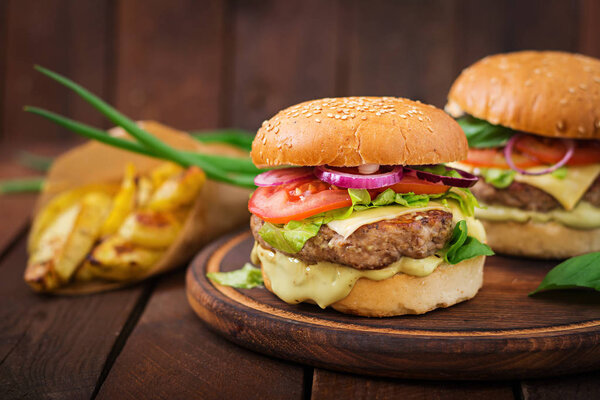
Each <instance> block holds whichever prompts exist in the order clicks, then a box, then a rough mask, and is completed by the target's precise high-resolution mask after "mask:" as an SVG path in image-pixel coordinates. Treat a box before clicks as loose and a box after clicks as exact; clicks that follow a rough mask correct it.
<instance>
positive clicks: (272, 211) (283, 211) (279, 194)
mask: <svg viewBox="0 0 600 400" xmlns="http://www.w3.org/2000/svg"><path fill="white" fill-rule="evenodd" d="M351 205H352V200H351V199H350V195H349V194H348V191H347V190H346V189H337V188H335V187H332V186H331V185H329V184H328V183H325V182H322V181H320V180H318V179H311V180H308V181H306V180H305V181H300V182H294V183H290V184H287V185H281V186H273V187H259V188H258V189H256V190H255V191H254V193H253V194H252V197H251V198H250V201H249V202H248V210H249V211H250V212H251V213H252V214H254V215H256V216H257V217H259V218H260V219H262V220H264V221H267V222H272V223H275V224H285V223H287V222H289V221H291V220H295V221H300V220H303V219H305V218H308V217H311V216H313V215H316V214H319V213H322V212H325V211H329V210H336V209H338V208H343V207H349V206H351Z"/></svg>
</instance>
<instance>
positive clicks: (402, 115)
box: [400, 114, 408, 119]
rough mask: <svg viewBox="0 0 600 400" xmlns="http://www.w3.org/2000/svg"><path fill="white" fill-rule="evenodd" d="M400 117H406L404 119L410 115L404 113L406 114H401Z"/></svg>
mask: <svg viewBox="0 0 600 400" xmlns="http://www.w3.org/2000/svg"><path fill="white" fill-rule="evenodd" d="M400 118H404V119H406V118H408V117H407V116H406V115H404V114H400Z"/></svg>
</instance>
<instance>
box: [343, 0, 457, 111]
mask: <svg viewBox="0 0 600 400" xmlns="http://www.w3.org/2000/svg"><path fill="white" fill-rule="evenodd" d="M355 3H356V4H355V5H354V13H353V19H352V21H351V22H350V25H351V26H354V30H353V32H351V34H350V35H349V37H348V38H347V39H346V40H351V41H352V47H351V50H350V57H349V61H348V63H349V65H350V73H349V80H350V82H349V92H350V94H352V95H379V96H382V95H388V96H400V97H408V98H411V99H414V100H421V101H424V102H427V103H431V104H434V105H436V106H443V105H444V104H445V100H446V93H447V91H448V89H449V88H450V84H451V83H452V81H453V79H454V78H455V76H454V71H453V63H454V46H455V42H456V41H455V39H454V35H455V32H454V30H453V26H454V25H453V23H452V19H453V17H454V13H455V2H452V1H446V0H425V1H381V0H377V1H369V2H364V1H356V2H355Z"/></svg>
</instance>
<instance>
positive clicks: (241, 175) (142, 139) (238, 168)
mask: <svg viewBox="0 0 600 400" xmlns="http://www.w3.org/2000/svg"><path fill="white" fill-rule="evenodd" d="M35 68H36V70H38V71H40V72H41V73H43V74H44V75H46V76H48V77H50V78H52V79H54V80H56V81H58V82H59V83H61V84H62V85H64V86H66V87H68V88H69V89H71V90H73V91H74V92H75V93H77V94H78V95H79V96H81V97H82V98H83V99H84V100H86V101H87V102H88V103H90V104H91V105H92V106H93V107H95V108H96V109H97V110H99V111H100V112H101V113H102V114H103V115H104V116H106V117H107V118H108V119H109V120H111V121H112V122H113V123H115V124H116V125H118V126H120V127H122V128H123V129H125V131H127V132H128V133H129V134H130V135H131V136H132V137H133V138H134V139H136V140H137V142H135V141H130V140H125V139H122V138H117V137H113V136H110V135H109V134H108V133H107V132H105V131H102V130H99V129H96V128H94V127H91V126H89V125H86V124H82V123H80V122H77V121H74V120H71V119H69V118H66V117H63V116H61V115H58V114H55V113H52V112H50V111H47V110H43V109H40V108H36V107H25V110H26V111H29V112H32V113H34V114H37V115H40V116H42V117H44V118H47V119H49V120H50V121H52V122H54V123H56V124H58V125H61V126H63V127H65V128H67V129H69V130H71V131H73V132H75V133H78V134H80V135H82V136H85V137H88V138H90V139H94V140H97V141H100V142H102V143H105V144H108V145H111V146H114V147H118V148H122V149H124V150H128V151H131V152H135V153H139V154H143V155H146V156H150V157H155V158H161V159H166V160H169V161H173V162H175V163H177V164H180V165H182V166H184V167H189V166H191V165H195V166H198V167H200V168H202V169H203V170H204V172H206V175H207V176H208V177H209V178H211V179H214V180H219V181H222V182H227V183H231V184H234V185H239V186H244V187H250V188H253V187H254V177H255V176H256V175H257V174H258V173H260V170H259V169H258V168H256V167H255V166H254V164H252V162H251V160H250V159H244V158H238V157H225V156H217V155H210V154H202V153H196V152H190V151H180V150H177V149H175V148H173V147H171V146H169V145H168V144H166V143H164V142H163V141H161V140H160V139H158V138H156V137H155V136H153V135H152V134H150V133H148V132H146V131H145V130H143V129H142V128H140V127H139V126H138V125H137V124H136V123H135V122H134V121H132V120H131V119H129V118H128V117H126V116H125V115H123V114H121V113H120V112H119V111H117V110H115V109H114V108H113V107H111V106H110V105H108V104H107V103H105V102H104V101H103V100H101V99H100V98H98V97H97V96H95V95H94V94H92V93H90V92H89V91H87V90H86V89H84V88H83V87H81V86H79V85H78V84H76V83H75V82H73V81H71V80H70V79H68V78H66V77H64V76H62V75H59V74H57V73H55V72H52V71H50V70H47V69H45V68H43V67H40V66H36V67H35ZM218 135H220V136H221V139H222V140H221V141H236V142H238V143H245V146H248V141H247V139H240V138H239V135H240V131H235V130H233V131H230V132H222V133H220V134H218ZM224 135H229V136H227V137H225V136H224ZM232 135H234V136H238V138H237V139H234V138H233V136H232ZM208 139H209V140H211V139H213V141H216V138H215V137H214V136H213V138H208Z"/></svg>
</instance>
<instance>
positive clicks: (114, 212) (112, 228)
mask: <svg viewBox="0 0 600 400" xmlns="http://www.w3.org/2000/svg"><path fill="white" fill-rule="evenodd" d="M136 192H137V184H136V175H135V167H134V166H133V164H128V165H127V168H125V177H124V178H123V182H122V183H121V188H120V189H119V192H118V193H117V195H116V196H115V200H114V202H113V205H112V209H111V210H110V214H109V215H108V217H107V218H106V221H104V224H103V225H102V228H101V229H100V236H108V235H112V234H114V233H115V232H117V231H118V230H119V227H120V226H121V225H122V224H123V221H125V218H127V216H128V215H129V214H130V213H131V212H132V211H133V210H134V208H135V202H136Z"/></svg>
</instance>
